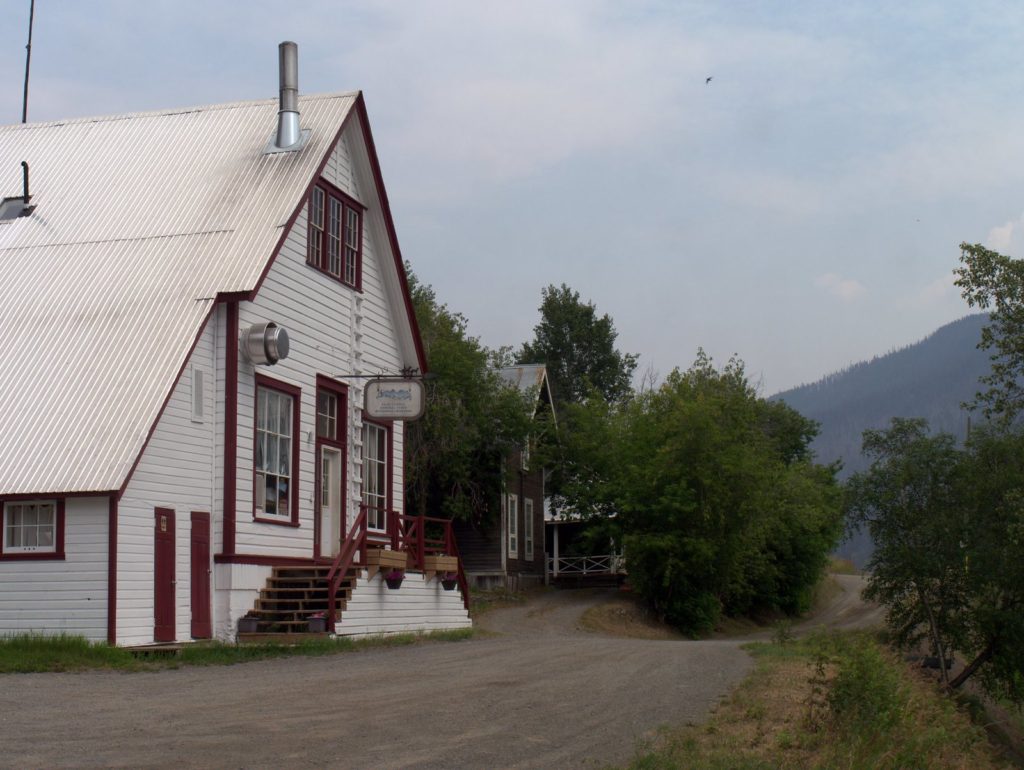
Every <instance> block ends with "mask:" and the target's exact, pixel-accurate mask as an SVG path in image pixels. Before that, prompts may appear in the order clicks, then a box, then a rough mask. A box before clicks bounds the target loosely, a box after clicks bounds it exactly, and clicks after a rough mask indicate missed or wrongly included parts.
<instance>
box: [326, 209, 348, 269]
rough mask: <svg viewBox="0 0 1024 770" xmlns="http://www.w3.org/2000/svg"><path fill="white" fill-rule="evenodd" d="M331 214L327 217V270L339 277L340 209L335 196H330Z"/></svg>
mask: <svg viewBox="0 0 1024 770" xmlns="http://www.w3.org/2000/svg"><path fill="white" fill-rule="evenodd" d="M329 200H330V202H331V204H330V205H331V214H330V216H329V217H328V219H327V272H328V273H330V274H331V275H333V276H334V277H335V278H341V211H342V209H343V208H344V207H343V206H342V205H341V201H340V200H338V199H337V198H330V199H329Z"/></svg>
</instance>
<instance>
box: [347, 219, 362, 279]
mask: <svg viewBox="0 0 1024 770" xmlns="http://www.w3.org/2000/svg"><path fill="white" fill-rule="evenodd" d="M360 219H361V217H360V215H359V212H358V211H356V210H355V209H354V208H352V207H351V206H349V207H347V208H346V209H345V279H344V280H345V283H347V284H348V285H349V286H355V285H356V281H357V279H358V274H357V272H358V271H357V270H356V268H357V266H358V265H359V242H360V240H361V237H362V223H361V222H360Z"/></svg>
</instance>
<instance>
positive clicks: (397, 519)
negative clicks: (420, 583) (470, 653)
mask: <svg viewBox="0 0 1024 770" xmlns="http://www.w3.org/2000/svg"><path fill="white" fill-rule="evenodd" d="M377 510H379V509H377ZM369 512H370V509H369V508H368V507H367V506H365V505H362V506H360V507H359V516H357V517H356V520H355V523H354V524H353V525H352V529H350V530H349V533H348V536H347V537H346V538H345V542H344V543H342V545H341V550H340V551H339V552H338V555H337V556H336V557H335V559H334V562H333V563H332V564H331V569H330V571H329V572H328V573H327V628H328V630H329V631H331V632H333V631H334V630H335V622H336V620H337V612H336V606H337V605H336V598H335V597H336V595H337V593H338V588H339V587H340V586H341V581H342V580H344V578H345V576H346V575H347V574H348V571H349V569H350V568H351V567H352V566H354V565H359V564H365V563H366V549H367V547H368V545H369V540H368V534H369V532H368V527H367V521H368V518H369ZM386 520H387V532H388V537H389V538H390V539H391V548H392V550H395V551H405V552H406V553H409V554H412V557H413V567H414V569H418V570H422V569H423V565H424V563H425V557H426V556H427V555H428V554H431V555H433V554H445V555H447V556H454V557H456V558H457V559H458V564H459V571H458V584H459V590H460V591H462V603H463V606H465V608H466V609H467V610H468V609H469V583H468V582H467V580H466V573H465V571H464V570H463V568H462V559H461V558H459V547H458V545H457V544H456V542H455V533H454V532H453V530H452V522H451V520H450V519H436V518H432V517H430V516H407V515H405V514H402V513H399V512H398V511H387V512H386ZM357 555H358V556H359V561H356V556H357Z"/></svg>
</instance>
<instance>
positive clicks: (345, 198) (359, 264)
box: [306, 178, 366, 292]
mask: <svg viewBox="0 0 1024 770" xmlns="http://www.w3.org/2000/svg"><path fill="white" fill-rule="evenodd" d="M317 188H320V190H321V191H322V192H323V193H324V227H323V229H322V230H321V235H320V263H319V264H317V263H315V262H313V261H311V260H310V253H309V245H308V244H307V246H306V264H307V265H309V266H310V267H311V268H313V269H314V270H316V271H317V272H319V273H323V274H324V275H326V276H327V277H328V278H330V279H331V280H333V281H337V282H338V283H340V284H341V285H342V286H347V287H348V288H350V289H354V290H356V291H358V292H362V290H363V214H364V213H365V212H366V206H364V205H363V204H361V203H360V202H359V201H357V200H355V199H354V198H352V197H351V196H350V195H346V194H345V193H344V192H342V191H341V190H339V189H338V188H337V187H335V186H334V185H333V184H331V183H330V182H328V181H327V180H326V179H323V178H321V179H318V180H317V182H316V183H315V184H314V185H313V186H312V187H311V188H310V191H309V196H308V197H307V198H306V211H307V214H306V216H307V220H306V238H307V239H308V238H309V234H310V232H311V230H312V225H310V224H309V217H310V216H311V215H312V211H313V205H312V203H313V194H314V193H313V191H314V190H316V189H317ZM332 197H333V198H337V199H338V200H339V201H340V202H341V204H342V207H341V225H340V226H341V233H340V237H341V245H340V247H339V248H340V249H341V275H334V273H332V272H330V271H329V270H328V269H327V266H326V265H327V248H328V240H329V237H330V236H329V234H328V227H327V221H328V217H329V216H330V199H331V198H332ZM350 209H351V210H352V211H355V212H356V215H357V216H358V218H359V223H358V224H359V233H358V234H357V236H356V244H357V249H356V270H355V273H356V280H355V283H349V282H348V281H346V280H345V249H346V245H345V219H346V216H345V212H346V211H348V210H350Z"/></svg>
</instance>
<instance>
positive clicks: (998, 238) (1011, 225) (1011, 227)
mask: <svg viewBox="0 0 1024 770" xmlns="http://www.w3.org/2000/svg"><path fill="white" fill-rule="evenodd" d="M1021 225H1024V214H1021V215H1020V216H1019V217H1018V218H1017V219H1011V220H1010V221H1009V222H1006V223H1005V224H1002V225H997V226H996V227H993V228H992V229H991V230H989V231H988V237H987V238H986V239H985V244H986V245H987V246H988V247H989V248H990V249H992V250H994V251H998V252H999V253H1000V254H1009V253H1010V251H1011V249H1012V248H1013V236H1014V234H1015V233H1016V232H1017V231H1018V229H1019V228H1020V226H1021Z"/></svg>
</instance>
